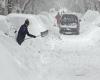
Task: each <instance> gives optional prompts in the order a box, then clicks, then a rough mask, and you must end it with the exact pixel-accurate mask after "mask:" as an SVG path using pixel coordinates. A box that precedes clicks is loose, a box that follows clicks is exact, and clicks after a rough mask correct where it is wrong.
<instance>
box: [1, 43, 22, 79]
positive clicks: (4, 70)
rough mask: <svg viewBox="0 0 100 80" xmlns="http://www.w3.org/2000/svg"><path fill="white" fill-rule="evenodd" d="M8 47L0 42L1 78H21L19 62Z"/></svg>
mask: <svg viewBox="0 0 100 80" xmlns="http://www.w3.org/2000/svg"><path fill="white" fill-rule="evenodd" d="M10 55H11V54H10V53H9V52H8V51H7V49H6V48H5V47H4V46H3V45H1V44H0V80H21V77H20V76H19V74H18V72H17V64H16V62H15V61H14V58H13V57H12V56H10Z"/></svg>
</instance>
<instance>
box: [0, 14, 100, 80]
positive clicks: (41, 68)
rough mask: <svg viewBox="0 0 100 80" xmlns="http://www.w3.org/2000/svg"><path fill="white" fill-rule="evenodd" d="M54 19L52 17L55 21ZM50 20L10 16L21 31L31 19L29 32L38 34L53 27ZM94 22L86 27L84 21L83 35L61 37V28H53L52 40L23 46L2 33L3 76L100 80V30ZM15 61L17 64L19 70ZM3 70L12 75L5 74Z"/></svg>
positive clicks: (30, 41) (27, 42) (42, 39)
mask: <svg viewBox="0 0 100 80" xmlns="http://www.w3.org/2000/svg"><path fill="white" fill-rule="evenodd" d="M54 15H55V14H53V13H50V16H51V17H52V19H54V17H53V16H54ZM47 16H48V15H42V14H39V15H25V14H10V15H8V16H7V18H8V20H9V21H10V22H11V23H12V24H13V25H14V26H15V27H16V28H19V27H20V25H22V24H23V23H24V21H25V19H26V18H28V19H29V20H30V26H29V28H30V29H29V30H30V32H31V33H33V34H35V33H38V32H37V31H43V30H44V29H46V27H49V26H50V25H52V24H51V21H52V19H50V18H48V17H47ZM86 18H87V16H86ZM19 20H20V21H19ZM49 21H50V23H49ZM87 21H88V20H87ZM90 22H91V21H88V22H87V23H88V24H85V23H84V22H83V21H82V23H81V26H80V29H81V33H80V35H61V34H59V28H58V27H54V26H51V27H50V28H49V34H48V36H46V37H37V38H35V39H34V38H30V39H27V40H25V41H24V42H23V43H22V45H21V46H19V45H18V44H17V43H16V41H15V39H13V38H10V37H9V36H7V35H4V34H3V32H0V33H1V34H2V35H0V49H1V51H2V53H3V54H0V57H1V58H0V59H1V60H0V64H1V65H0V66H1V67H2V68H0V70H1V72H0V74H1V75H3V76H7V75H8V77H10V76H11V77H10V78H13V77H15V79H9V78H7V79H9V80H16V79H17V75H18V74H19V75H20V76H21V77H20V79H22V80H33V79H34V80H66V79H69V80H80V79H82V80H95V79H96V80H99V79H100V64H99V63H100V54H99V53H100V44H99V42H100V37H99V34H100V28H99V27H97V26H95V25H93V24H90ZM35 30H36V32H35ZM8 54H10V55H11V56H10V55H8ZM12 57H13V58H12ZM6 60H7V61H6ZM2 61H5V62H2ZM14 61H16V62H17V64H18V65H17V66H18V67H17V66H16V65H15V64H16V63H15V62H14ZM2 63H5V64H2ZM3 66H5V67H4V68H3ZM6 66H8V67H6ZM9 67H10V68H11V69H10V68H9ZM8 68H9V69H8ZM3 69H4V70H6V71H7V72H10V73H9V74H8V73H7V72H6V73H4V74H7V75H4V74H2V72H4V71H2V70H3ZM17 72H18V73H17ZM12 73H13V74H12ZM19 75H18V78H19ZM3 76H0V79H1V80H6V79H5V78H6V77H3ZM2 78H3V79H2ZM20 79H17V80H20Z"/></svg>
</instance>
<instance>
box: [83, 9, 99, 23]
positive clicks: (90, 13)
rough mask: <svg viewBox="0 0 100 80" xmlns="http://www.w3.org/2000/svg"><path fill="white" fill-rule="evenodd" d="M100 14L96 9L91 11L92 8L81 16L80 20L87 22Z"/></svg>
mask: <svg viewBox="0 0 100 80" xmlns="http://www.w3.org/2000/svg"><path fill="white" fill-rule="evenodd" d="M98 16H100V14H99V12H98V11H92V10H88V11H87V12H86V13H85V14H84V16H83V18H82V21H85V22H87V23H91V22H93V21H95V19H96V18H97V17H98Z"/></svg>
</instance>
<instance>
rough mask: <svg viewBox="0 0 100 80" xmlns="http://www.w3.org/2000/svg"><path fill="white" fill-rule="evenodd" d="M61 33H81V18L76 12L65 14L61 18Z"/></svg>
mask: <svg viewBox="0 0 100 80" xmlns="http://www.w3.org/2000/svg"><path fill="white" fill-rule="evenodd" d="M59 27H60V33H61V34H64V35H78V34H79V27H80V24H79V20H78V17H77V16H76V15H74V14H63V15H62V17H61V20H60V25H59Z"/></svg>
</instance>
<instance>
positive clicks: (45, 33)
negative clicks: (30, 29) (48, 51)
mask: <svg viewBox="0 0 100 80" xmlns="http://www.w3.org/2000/svg"><path fill="white" fill-rule="evenodd" d="M47 34H48V30H46V31H44V32H41V33H40V35H38V36H37V37H40V36H41V37H45V36H47Z"/></svg>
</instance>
